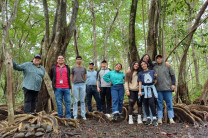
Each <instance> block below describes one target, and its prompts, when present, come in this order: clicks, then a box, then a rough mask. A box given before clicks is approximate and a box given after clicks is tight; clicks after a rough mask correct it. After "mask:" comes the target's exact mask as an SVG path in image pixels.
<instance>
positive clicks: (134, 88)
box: [13, 54, 176, 126]
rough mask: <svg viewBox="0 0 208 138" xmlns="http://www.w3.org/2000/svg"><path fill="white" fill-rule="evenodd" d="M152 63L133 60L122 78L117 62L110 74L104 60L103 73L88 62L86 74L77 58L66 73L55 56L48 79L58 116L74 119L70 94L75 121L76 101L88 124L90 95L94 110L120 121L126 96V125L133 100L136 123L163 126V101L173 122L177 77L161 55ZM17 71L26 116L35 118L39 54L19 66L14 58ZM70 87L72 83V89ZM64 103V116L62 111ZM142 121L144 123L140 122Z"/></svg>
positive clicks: (40, 73) (145, 58)
mask: <svg viewBox="0 0 208 138" xmlns="http://www.w3.org/2000/svg"><path fill="white" fill-rule="evenodd" d="M155 61H156V62H155V63H154V64H153V63H152V61H151V59H150V56H149V55H147V54H145V55H144V56H143V57H142V58H141V60H140V61H139V62H138V61H135V62H134V63H133V64H132V66H131V67H130V70H128V71H127V73H126V74H124V73H123V72H121V70H122V64H120V63H117V64H116V65H115V70H112V71H111V70H110V69H109V68H108V64H107V61H106V60H103V61H102V62H101V69H100V70H99V71H95V70H94V63H93V62H90V63H89V65H88V68H89V69H88V71H87V69H86V68H85V67H83V66H82V57H81V56H77V57H76V66H75V67H73V68H72V69H71V70H70V67H69V66H68V65H66V64H65V58H64V56H62V55H59V56H58V57H57V64H55V65H54V66H53V67H52V68H51V71H50V78H51V81H52V86H53V89H54V93H55V99H56V103H57V110H58V116H59V117H61V118H62V117H66V118H72V115H71V93H72V95H73V118H74V119H77V118H78V103H79V102H80V105H81V117H82V119H83V120H86V115H85V114H86V109H85V98H86V103H87V108H88V111H89V112H93V107H92V96H93V97H94V99H95V101H96V107H97V110H98V111H100V112H103V113H104V114H105V115H106V116H107V117H112V118H113V120H117V119H118V118H119V117H122V108H123V100H124V94H125V92H126V95H127V96H128V98H129V107H128V114H129V124H133V116H132V114H133V107H134V105H135V103H136V102H137V105H138V116H137V123H138V124H141V123H143V121H144V122H145V124H146V125H150V124H151V123H152V124H153V125H154V126H157V124H158V123H160V124H162V118H163V99H164V100H165V102H166V105H167V111H168V118H169V120H170V123H174V120H173V117H174V111H173V104H172V92H173V91H174V89H175V81H176V79H175V74H174V72H173V69H172V68H171V66H170V64H169V63H167V62H164V61H163V57H162V56H161V55H157V56H156V57H155ZM13 67H14V69H15V70H18V71H23V90H24V98H25V101H24V112H25V113H29V114H34V111H35V104H36V99H37V96H38V91H40V89H41V84H42V80H43V77H44V74H45V69H44V68H43V66H41V56H40V55H35V56H34V59H33V60H32V62H26V63H23V64H21V65H18V64H17V63H16V62H15V61H14V60H13ZM71 83H72V85H71ZM63 100H64V102H65V115H64V113H63ZM142 117H143V120H142Z"/></svg>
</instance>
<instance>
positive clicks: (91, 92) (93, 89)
mask: <svg viewBox="0 0 208 138" xmlns="http://www.w3.org/2000/svg"><path fill="white" fill-rule="evenodd" d="M86 93H87V106H88V111H89V112H93V109H92V96H94V99H95V101H96V105H97V110H98V111H101V101H100V95H99V93H98V91H97V86H96V85H95V86H89V85H87V86H86Z"/></svg>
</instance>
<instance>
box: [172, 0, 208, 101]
mask: <svg viewBox="0 0 208 138" xmlns="http://www.w3.org/2000/svg"><path fill="white" fill-rule="evenodd" d="M207 5H208V0H207V1H206V2H205V3H204V4H203V6H202V8H201V10H200V11H199V13H198V14H197V16H196V18H195V22H194V24H193V26H192V27H191V30H193V31H192V32H191V33H190V35H189V36H188V38H187V39H186V42H185V44H186V46H185V49H184V52H183V55H182V58H181V61H180V65H179V70H178V72H179V74H178V85H177V94H176V95H177V98H176V101H179V99H181V101H182V102H183V103H186V104H189V103H190V97H189V91H188V86H187V82H186V79H187V74H186V60H187V53H188V50H189V47H190V44H191V41H192V38H193V34H194V32H195V31H196V29H197V28H196V27H197V26H198V25H199V23H200V19H201V16H202V15H203V13H204V12H205V10H206V8H207Z"/></svg>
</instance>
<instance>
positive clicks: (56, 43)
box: [36, 0, 79, 111]
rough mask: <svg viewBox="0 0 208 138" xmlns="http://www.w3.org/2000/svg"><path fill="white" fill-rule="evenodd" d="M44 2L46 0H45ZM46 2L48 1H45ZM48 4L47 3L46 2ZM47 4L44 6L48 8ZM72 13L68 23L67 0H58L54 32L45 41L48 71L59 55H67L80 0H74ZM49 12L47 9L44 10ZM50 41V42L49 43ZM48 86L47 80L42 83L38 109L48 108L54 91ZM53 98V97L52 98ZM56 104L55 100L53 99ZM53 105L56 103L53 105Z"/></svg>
mask: <svg viewBox="0 0 208 138" xmlns="http://www.w3.org/2000/svg"><path fill="white" fill-rule="evenodd" d="M43 2H44V1H43ZM45 2H46V1H45ZM44 5H46V4H44ZM46 7H47V6H44V8H46ZM72 7H73V9H72V15H71V18H70V23H69V25H67V23H66V17H67V16H66V8H67V0H57V8H56V13H55V18H54V22H53V27H52V33H51V37H50V40H49V41H48V42H49V43H48V42H47V41H45V51H46V52H45V53H46V55H44V59H42V60H44V61H45V62H44V67H45V70H46V72H50V69H51V67H52V66H53V65H54V64H56V60H57V56H58V55H60V54H61V55H63V56H64V55H65V51H66V49H67V46H68V44H69V41H70V40H71V38H72V36H73V34H74V31H75V28H76V20H77V14H78V9H79V0H73V1H72ZM44 11H45V12H47V10H46V9H45V10H44ZM44 15H45V18H48V17H47V13H45V14H44ZM45 22H46V25H48V23H47V22H48V20H47V19H45ZM47 29H48V27H46V33H47V32H49V31H48V30H47ZM48 36H50V34H49V35H48V34H47V35H45V37H48ZM47 43H48V44H47ZM48 91H49V90H47V87H46V85H45V82H44V83H43V85H42V88H41V91H40V92H39V95H38V103H37V108H36V110H37V111H41V110H46V111H47V106H48V99H49V93H53V91H52V90H50V92H48ZM52 100H53V99H52ZM52 103H53V104H54V101H52ZM52 106H53V107H54V106H55V105H52Z"/></svg>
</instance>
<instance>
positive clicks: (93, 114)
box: [86, 111, 112, 122]
mask: <svg viewBox="0 0 208 138" xmlns="http://www.w3.org/2000/svg"><path fill="white" fill-rule="evenodd" d="M86 116H87V117H88V118H96V119H98V121H99V122H102V121H103V122H109V121H111V120H112V119H111V118H108V117H107V116H106V115H105V114H104V113H102V112H98V111H94V112H87V113H86Z"/></svg>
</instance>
